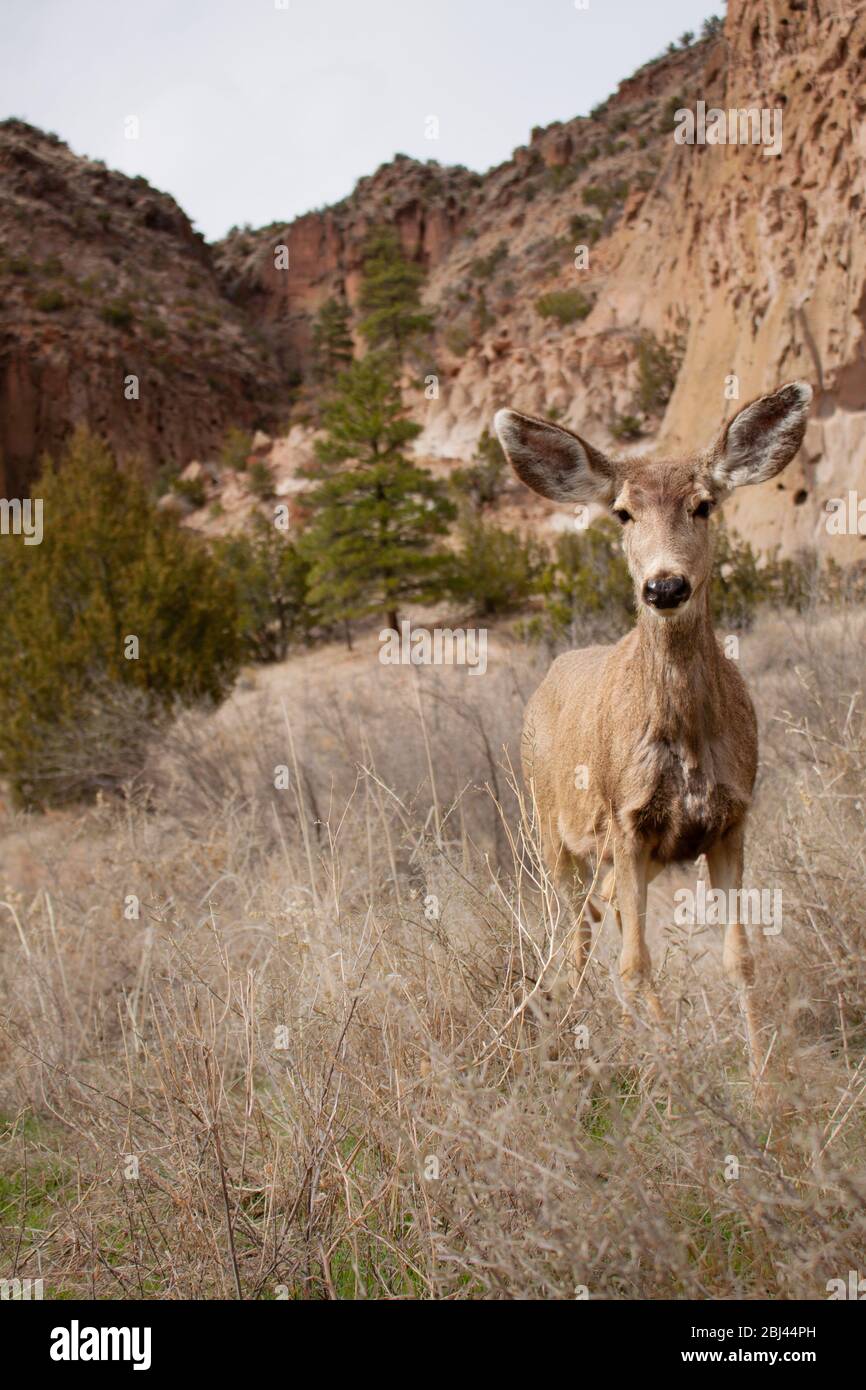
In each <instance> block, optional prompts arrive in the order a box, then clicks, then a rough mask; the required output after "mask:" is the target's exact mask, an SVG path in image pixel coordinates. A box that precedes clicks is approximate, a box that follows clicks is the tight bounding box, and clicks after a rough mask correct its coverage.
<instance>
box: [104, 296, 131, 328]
mask: <svg viewBox="0 0 866 1390" xmlns="http://www.w3.org/2000/svg"><path fill="white" fill-rule="evenodd" d="M101 317H102V318H103V320H104V321H105V322H106V323H110V324H111V326H112V327H113V328H129V327H130V326H131V324H132V321H133V318H134V317H135V315H134V314H133V310H132V305H131V304H130V303H129V301H128V300H126V299H114V300H112V301H111V303H110V304H104V305H103V307H102V311H101Z"/></svg>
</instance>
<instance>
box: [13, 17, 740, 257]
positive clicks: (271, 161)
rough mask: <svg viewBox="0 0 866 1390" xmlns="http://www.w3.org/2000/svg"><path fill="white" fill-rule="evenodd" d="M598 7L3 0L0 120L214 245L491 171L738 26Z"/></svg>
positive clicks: (696, 18)
mask: <svg viewBox="0 0 866 1390" xmlns="http://www.w3.org/2000/svg"><path fill="white" fill-rule="evenodd" d="M583 3H584V0H0V24H2V39H0V102H2V115H4V116H7V115H9V116H20V117H23V118H24V119H25V120H28V121H31V122H32V123H33V124H34V125H38V126H41V127H43V128H45V129H48V130H53V131H55V132H56V133H57V134H58V135H60V136H61V137H62V138H63V139H64V140H66V141H67V143H68V144H69V145H70V146H71V147H72V149H73V150H75V151H76V152H77V153H79V154H88V155H90V156H92V157H94V158H100V159H104V160H105V162H106V163H107V164H108V165H110V166H111V167H113V168H117V169H122V170H124V171H125V172H126V173H128V174H143V175H144V176H145V177H146V178H147V179H149V180H150V182H151V183H152V184H154V185H155V186H156V187H157V188H161V189H165V190H166V191H167V192H169V193H172V194H173V195H174V196H175V197H176V198H177V200H178V202H179V203H180V204H181V206H182V207H183V208H184V210H185V211H186V212H187V213H188V214H189V216H190V217H191V218H192V219H193V221H194V222H195V223H196V226H197V227H198V228H199V230H200V231H202V232H204V234H205V236H207V237H208V238H209V239H213V238H215V237H219V236H222V235H223V233H225V232H226V231H227V230H228V228H229V227H230V226H232V225H233V224H234V223H238V224H240V223H244V222H249V223H252V225H253V226H260V225H262V224H263V223H267V222H272V221H281V220H289V219H290V218H292V217H294V216H296V215H297V214H299V213H302V212H307V211H308V210H309V209H310V208H314V207H320V206H321V205H323V204H325V203H331V202H335V201H337V200H338V199H340V198H342V197H344V196H345V195H346V194H347V193H349V192H350V191H351V189H352V187H353V185H354V183H355V181H356V180H357V179H358V178H360V177H361V175H363V174H369V173H372V171H373V170H374V169H376V168H377V167H378V166H379V165H380V164H382V163H383V162H384V161H385V160H388V159H390V158H391V157H392V156H393V155H394V154H395V153H397V152H398V151H402V152H403V153H404V154H410V155H414V156H416V157H417V158H419V159H431V158H433V159H438V160H439V161H440V162H441V163H443V164H451V163H454V164H466V165H468V166H469V167H470V168H472V169H478V170H484V169H487V168H489V167H490V166H491V165H493V164H498V163H500V162H501V161H502V160H503V159H506V158H507V157H508V156H509V155H510V153H511V151H512V149H514V147H515V146H516V145H521V144H525V143H526V141H527V139H528V137H529V132H530V130H531V128H532V126H534V125H546V124H548V123H549V122H550V121H553V120H567V119H569V118H570V117H572V116H576V115H582V114H586V112H588V111H589V109H590V108H591V107H592V106H595V105H596V104H597V103H598V102H599V101H602V100H603V99H604V98H605V97H606V96H608V95H609V94H610V93H611V92H612V91H613V89H614V88H615V86H616V84H617V82H618V81H620V80H621V79H622V78H623V77H627V76H629V75H630V74H631V73H632V72H633V71H634V69H635V68H636V67H638V66H639V65H640V64H641V63H644V62H646V60H647V59H648V58H652V57H654V56H655V55H656V54H658V53H660V52H662V51H663V50H664V49H665V48H666V46H667V44H668V42H669V41H670V40H671V39H676V38H678V37H679V35H680V34H681V33H682V32H683V31H684V30H686V29H692V30H695V31H696V32H699V31H700V27H701V21H702V20H703V19H704V18H705V17H706V16H707V15H708V14H712V13H713V12H714V11H715V12H717V13H723V10H722V6H721V3H720V0H719V3H716V4H713V3H711V2H707V3H705V2H704V0H588V6H587V8H585V9H583V8H578V6H579V5H582V4H583ZM283 5H285V8H282V6H283ZM129 116H136V117H137V118H138V121H139V138H138V139H137V140H132V139H127V138H126V136H125V133H124V131H125V121H126V118H127V117H129ZM429 116H435V117H436V118H437V120H438V122H439V138H438V139H433V140H431V139H428V138H426V136H425V129H426V128H428V125H427V118H428V117H429Z"/></svg>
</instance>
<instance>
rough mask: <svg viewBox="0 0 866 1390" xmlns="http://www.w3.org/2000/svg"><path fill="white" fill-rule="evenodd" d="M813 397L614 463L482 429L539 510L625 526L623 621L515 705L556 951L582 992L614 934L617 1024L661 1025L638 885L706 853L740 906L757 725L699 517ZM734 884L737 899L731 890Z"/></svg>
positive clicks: (505, 425)
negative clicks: (704, 440)
mask: <svg viewBox="0 0 866 1390" xmlns="http://www.w3.org/2000/svg"><path fill="white" fill-rule="evenodd" d="M811 399H812V390H811V387H810V386H809V385H808V384H806V383H805V382H801V381H794V382H790V383H789V384H787V385H785V386H782V387H780V388H779V389H778V390H776V391H774V392H772V393H771V394H769V395H764V396H761V397H759V398H758V399H756V400H754V401H751V402H750V403H749V404H748V405H745V406H743V408H742V409H741V410H739V411H738V412H737V413H736V414H735V415H734V416H733V417H732V418H731V419H730V421H729V422H728V423H727V425H725V426H724V427H723V428H722V431H721V434H720V435H719V437H718V438H717V440H716V442H715V443H714V444H713V445H712V446H711V447H710V448H708V449H705V450H704V451H703V452H702V453H698V454H695V455H693V456H690V457H687V458H681V459H673V460H660V461H654V460H651V459H649V458H646V457H635V458H632V457H629V458H622V459H615V458H611V457H609V456H608V455H607V454H606V453H604V452H603V451H602V450H601V449H598V448H596V447H595V446H594V445H592V444H590V443H588V442H587V441H586V440H585V439H583V438H582V437H581V436H580V435H577V434H574V433H572V431H571V430H569V429H566V428H564V427H563V426H562V425H559V424H554V423H551V422H548V421H545V420H542V419H538V418H536V417H535V416H532V415H524V414H521V413H520V412H518V411H516V410H507V409H504V410H498V411H497V412H496V415H495V418H494V427H495V429H496V433H497V435H498V437H499V441H500V443H501V445H502V448H503V450H504V452H505V455H506V457H507V459H508V461H509V463H510V464H511V466H512V468H513V469H514V471H515V472H516V474H517V476H518V477H519V478H520V480H521V481H522V482H523V483H525V484H526V486H527V487H529V488H531V489H532V490H533V491H534V492H536V493H539V494H540V495H541V496H542V497H545V498H548V499H549V500H551V501H553V502H558V503H560V504H562V503H568V504H574V505H580V506H582V507H585V508H588V507H589V505H590V504H593V503H595V504H597V505H599V506H601V507H602V508H604V509H605V510H606V511H607V512H608V513H609V514H610V515H612V516H613V517H614V518H615V519H616V520H617V522H618V523H619V524H620V526H621V528H622V539H623V549H624V553H625V557H626V561H627V564H628V569H629V573H630V575H631V579H632V582H633V584H634V600H635V607H636V610H637V620H636V623H635V625H634V627H633V628H632V629H631V631H630V632H628V633H627V634H626V635H625V636H624V637H622V638H621V639H620V641H619V642H617V643H616V644H615V645H612V646H593V647H584V648H581V649H578V650H576V651H569V652H565V653H564V654H563V655H561V656H559V657H558V658H557V659H556V660H555V661H554V662H553V664H552V665H551V667H550V670H549V671H548V673H547V675H546V676H545V678H544V680H543V681H542V683H541V685H539V687H538V689H537V690H536V691H535V693H534V694H533V695H532V696H531V698H530V699H529V701H528V704H527V707H526V711H525V715H524V722H523V733H522V739H521V762H522V766H523V777H524V783H525V786H526V788H527V789H528V791H529V793H530V795H531V800H532V805H533V811H534V816H535V819H536V824H537V830H538V835H539V848H540V851H541V855H542V858H543V860H544V862H545V864H546V866H547V869H548V870H549V872H550V875H551V878H552V880H553V882H554V884H555V885H556V887H557V891H559V890H560V889H564V896H565V900H566V902H567V903H569V904H570V906H571V907H572V908H573V910H574V912H575V920H574V923H573V924H572V929H571V936H570V940H569V944H568V956H569V961H570V965H571V973H572V978H573V980H574V982H575V985H576V986H579V983H580V981H582V979H583V977H584V974H585V972H586V968H587V964H588V960H589V953H590V950H591V943H592V930H593V926H594V925H597V924H598V918H594V917H593V916H592V915H591V913H590V911H589V910H588V909H590V907H591V906H594V907H595V908H596V910H597V911H601V912H602V915H604V914H606V913H607V912H611V913H612V915H613V917H614V920H615V923H616V925H617V927H618V928H619V931H620V933H621V945H622V949H621V954H620V961H619V971H620V980H621V986H622V991H623V1005H624V1015H625V1016H626V1017H632V1018H633V1017H635V1015H636V1011H637V1006H638V1005H639V1004H640V1003H641V1002H643V1003H644V1004H645V1006H646V1007H647V1009H648V1010H649V1013H650V1015H651V1017H652V1018H653V1019H654V1020H656V1021H658V1022H660V1023H662V1022H663V1021H664V1014H663V1011H662V1009H661V1005H660V1003H659V999H658V996H657V994H656V992H655V989H654V988H653V983H652V962H651V960H650V955H649V952H648V949H647V945H646V910H647V886H648V884H649V883H650V882H651V881H652V880H653V879H654V878H655V877H656V876H657V875H658V874H659V873H661V872H662V870H663V869H665V868H666V867H667V866H669V865H674V864H684V863H685V864H693V863H694V862H695V861H696V860H697V859H698V858H699V857H700V856H701V855H703V856H705V859H706V865H707V870H708V873H709V879H710V884H711V886H712V888H713V889H716V888H718V889H721V890H722V891H723V893H725V898H724V899H722V901H724V902H727V903H730V902H732V901H733V902H734V903H736V904H740V903H741V902H742V896H741V893H740V890H741V887H742V879H743V860H744V847H745V835H746V821H747V816H748V812H749V807H750V804H751V799H752V793H753V790H754V785H755V776H756V773H757V768H758V726H757V720H756V717H755V711H754V707H753V705H752V701H751V698H750V696H749V692H748V690H747V688H746V684H745V681H744V680H743V678H742V676H741V674H740V672H739V671H738V669H737V664H736V661H735V660H731V659H729V658H728V656H727V655H726V654H725V651H724V649H723V647H722V645H721V644H720V642H719V640H718V639H717V637H716V634H715V631H714V628H713V622H712V617H711V610H710V580H711V576H712V565H713V556H712V550H713V545H712V534H711V533H712V527H711V525H710V516H711V514H712V513H713V512H714V511H715V510H716V509H717V508H718V507H719V506H720V505H721V504H722V503H723V502H724V500H725V498H726V497H728V496H729V495H730V493H731V492H732V491H733V489H734V488H738V487H744V486H750V485H754V484H758V483H763V482H767V481H768V480H769V479H771V478H774V477H776V475H777V474H778V473H780V472H781V471H782V469H783V468H785V467H786V466H787V465H788V463H790V461H791V459H792V458H793V457H794V455H795V454H796V452H797V450H798V449H799V447H800V445H801V443H802V441H803V436H804V434H805V431H806V423H807V417H808V413H809V405H810V402H811ZM731 890H734V892H733V893H732V892H731ZM741 915H742V914H741V911H740V910H739V908H737V909H736V910H735V911H733V912H729V913H728V914H727V920H726V922H725V927H724V941H723V951H722V960H723V967H724V970H725V973H726V975H727V977H728V978H729V980H730V981H731V982H732V984H733V985H734V987H735V988H736V990H737V992H738V995H739V998H740V1002H741V1005H742V1010H743V1014H744V1018H745V1024H746V1031H747V1041H748V1048H749V1057H750V1065H751V1071H752V1075H753V1077H758V1076H759V1064H758V1058H759V1055H760V1054H759V1050H758V1043H759V1032H758V1026H757V1016H756V1011H755V1003H754V983H755V965H754V957H753V954H752V951H751V948H750V945H749V941H748V937H747V934H746V930H745V926H744V924H743V922H741V921H740V916H741Z"/></svg>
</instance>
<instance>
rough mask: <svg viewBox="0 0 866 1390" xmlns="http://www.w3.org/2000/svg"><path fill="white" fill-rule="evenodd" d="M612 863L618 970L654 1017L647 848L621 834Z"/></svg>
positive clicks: (656, 1003) (658, 1014)
mask: <svg viewBox="0 0 866 1390" xmlns="http://www.w3.org/2000/svg"><path fill="white" fill-rule="evenodd" d="M613 866H614V876H615V883H616V900H617V909H618V912H619V918H620V924H621V926H622V954H621V956H620V963H619V973H620V977H621V979H622V984H623V989H624V990H625V993H626V996H634V995H635V994H636V993H637V992H638V991H640V992H641V993H643V994H644V995H645V997H646V1000H647V1003H648V1004H649V1006H650V1009H651V1011H652V1013H653V1015H654V1017H655V1018H657V1019H659V1020H661V1018H662V1011H661V1006H660V1004H659V1001H658V998H657V997H656V994H655V991H654V990H653V988H652V983H651V974H652V961H651V960H650V954H649V951H648V950H647V945H646V939H645V937H646V890H647V881H648V878H649V852H648V851H647V850H646V849H644V848H642V847H640V846H638V845H635V844H633V843H631V842H630V841H629V840H628V839H626V838H625V837H624V836H622V837H618V838H617V839H616V841H615V842H614V850H613Z"/></svg>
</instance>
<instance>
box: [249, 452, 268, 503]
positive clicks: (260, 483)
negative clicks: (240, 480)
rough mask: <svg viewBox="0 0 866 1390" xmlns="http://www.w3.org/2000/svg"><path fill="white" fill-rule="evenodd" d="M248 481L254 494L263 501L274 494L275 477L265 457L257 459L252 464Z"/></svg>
mask: <svg viewBox="0 0 866 1390" xmlns="http://www.w3.org/2000/svg"><path fill="white" fill-rule="evenodd" d="M247 483H248V485H249V489H250V492H251V493H252V494H253V496H254V497H258V498H260V499H261V500H262V501H263V502H264V501H266V500H267V499H268V498H269V497H273V495H274V477H273V474H272V473H271V470H270V468H269V466H268V464H267V463H265V460H264V459H256V460H255V461H254V462H253V463H251V464H250V467H249V471H248V472H247Z"/></svg>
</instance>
